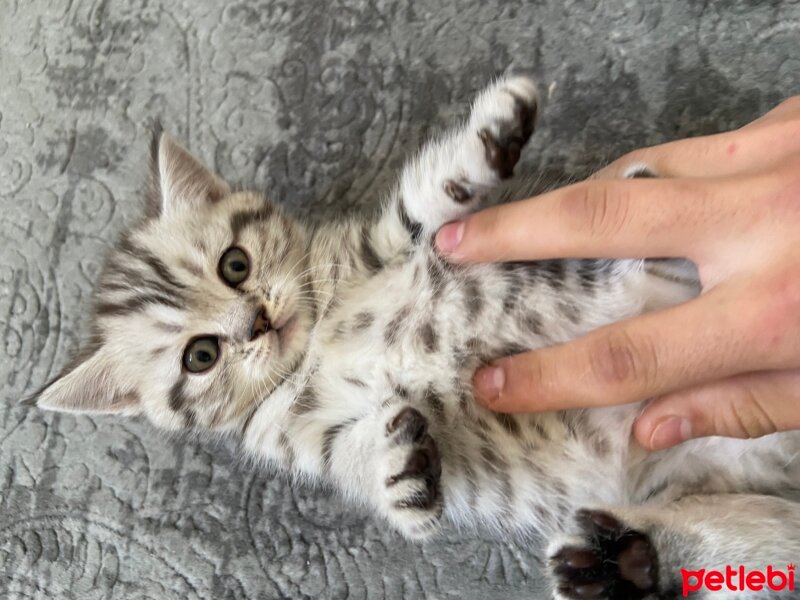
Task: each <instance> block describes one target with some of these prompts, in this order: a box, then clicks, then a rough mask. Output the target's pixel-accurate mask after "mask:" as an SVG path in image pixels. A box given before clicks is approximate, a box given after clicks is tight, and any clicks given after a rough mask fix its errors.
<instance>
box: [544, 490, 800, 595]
mask: <svg viewBox="0 0 800 600" xmlns="http://www.w3.org/2000/svg"><path fill="white" fill-rule="evenodd" d="M798 556H800V504H798V503H796V502H792V501H789V500H785V499H781V498H777V497H771V496H758V495H745V494H714V495H700V496H690V497H687V498H684V499H681V500H679V501H677V502H673V503H671V504H668V505H663V506H657V505H645V506H638V507H626V508H614V509H609V510H582V511H579V512H578V513H577V515H576V517H575V521H574V529H573V531H572V532H571V534H570V535H569V536H566V537H565V538H564V539H561V540H557V541H556V542H555V543H553V544H552V545H551V547H550V550H549V552H548V557H549V569H550V572H551V575H552V577H553V583H554V588H555V597H556V598H569V599H574V598H581V599H586V598H591V599H598V600H599V599H610V600H614V599H620V600H622V599H625V600H637V599H640V598H679V597H681V596H682V595H683V588H684V576H683V574H682V573H681V569H685V570H687V571H695V572H696V571H699V570H700V569H705V572H708V571H710V570H715V571H720V572H721V573H723V574H725V573H726V568H727V567H728V566H730V567H731V568H732V569H734V570H737V571H738V567H739V565H744V566H745V568H746V569H747V570H748V571H750V570H755V569H758V570H762V571H765V570H766V568H767V566H769V565H771V566H772V568H773V569H778V570H781V571H783V572H784V573H788V566H789V565H790V564H794V562H796V561H797V559H798ZM687 577H688V575H687ZM696 583H697V580H696V578H695V579H691V578H690V579H689V580H688V581H687V585H688V586H690V587H692V589H694V588H696V587H699V586H697V585H696ZM734 583H735V584H737V585H739V586H740V583H739V582H738V581H735V580H734ZM726 592H727V594H726ZM790 593H791V592H789V591H788V590H786V596H785V597H787V598H788V597H789V594H790ZM692 597H697V598H704V597H711V598H728V597H736V598H751V597H752V598H766V597H769V598H780V597H784V596H782V595H781V593H779V592H778V591H773V590H770V589H768V588H765V591H764V592H763V593H761V594H758V593H756V592H754V591H749V592H747V593H745V594H742V592H741V590H740V591H735V592H732V591H728V590H727V587H725V586H723V587H722V591H717V592H713V593H710V592H709V590H707V589H705V588H703V590H697V592H696V593H693V594H692Z"/></svg>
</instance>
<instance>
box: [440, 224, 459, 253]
mask: <svg viewBox="0 0 800 600" xmlns="http://www.w3.org/2000/svg"><path fill="white" fill-rule="evenodd" d="M463 237H464V221H453V222H452V223H448V224H447V225H443V226H442V228H441V229H439V232H438V233H437V234H436V247H437V248H439V252H441V253H442V254H452V253H453V251H454V250H455V249H456V248H457V247H458V245H459V244H460V243H461V238H463Z"/></svg>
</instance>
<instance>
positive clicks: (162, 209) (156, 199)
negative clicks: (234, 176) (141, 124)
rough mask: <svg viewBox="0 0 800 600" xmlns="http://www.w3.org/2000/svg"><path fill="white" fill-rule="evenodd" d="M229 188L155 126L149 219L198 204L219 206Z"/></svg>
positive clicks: (149, 188) (151, 155) (148, 208)
mask: <svg viewBox="0 0 800 600" xmlns="http://www.w3.org/2000/svg"><path fill="white" fill-rule="evenodd" d="M230 192H231V190H230V186H228V184H227V183H225V182H224V181H223V180H222V179H220V178H219V177H218V176H217V175H216V174H214V172H212V171H211V170H210V169H208V168H207V167H206V166H205V165H203V163H201V162H200V161H199V160H198V159H196V158H195V157H194V156H192V154H191V153H190V152H189V151H188V150H186V149H185V148H184V147H183V146H181V145H180V144H179V143H178V142H176V141H175V140H174V139H172V138H171V137H170V136H169V135H167V134H166V133H164V131H163V130H162V128H161V123H160V122H156V123H155V125H154V126H153V139H152V142H151V144H150V177H149V183H148V190H147V208H146V216H147V217H148V218H158V217H161V216H164V215H168V214H170V213H172V212H173V211H175V210H176V209H179V208H181V207H182V206H187V205H191V204H196V203H199V202H218V201H219V200H221V199H222V198H224V197H225V196H227V195H228V194H230Z"/></svg>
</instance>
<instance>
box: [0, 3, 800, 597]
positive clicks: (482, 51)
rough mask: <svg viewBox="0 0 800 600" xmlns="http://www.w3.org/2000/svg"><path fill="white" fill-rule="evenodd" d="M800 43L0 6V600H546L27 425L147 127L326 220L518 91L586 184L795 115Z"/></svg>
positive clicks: (187, 462) (774, 19)
mask: <svg viewBox="0 0 800 600" xmlns="http://www.w3.org/2000/svg"><path fill="white" fill-rule="evenodd" d="M798 39H800V3H798V2H797V0H792V1H788V0H787V1H783V2H781V1H777V0H776V1H770V2H766V1H765V2H758V1H756V0H749V1H748V0H741V1H739V2H723V1H709V0H696V1H690V0H686V1H675V2H645V1H637V0H606V1H602V0H592V1H578V0H536V1H523V0H481V1H472V2H468V1H462V0H417V1H413V0H333V1H330V2H322V1H321V0H262V1H259V2H255V1H253V2H248V1H244V0H239V1H232V2H225V3H222V2H213V1H212V0H202V1H197V0H175V1H172V2H166V1H163V2H159V1H152V0H151V1H147V0H73V1H67V0H62V1H59V0H30V1H26V0H0V322H1V323H2V343H1V344H0V376H1V377H2V380H3V388H2V402H0V565H1V568H0V597H2V598H14V599H16V598H41V599H44V598H47V599H52V598H78V599H93V598H126V599H127V598H152V599H154V600H166V599H172V598H174V599H186V598H207V599H212V598H213V599H223V598H226V599H227V598H236V599H244V598H250V599H256V598H306V597H308V598H321V597H326V598H345V597H351V598H398V599H400V598H423V597H427V598H448V597H453V598H459V599H470V598H474V599H479V598H480V599H482V598H539V597H542V594H543V592H542V590H543V589H544V588H543V583H542V580H541V559H540V558H539V557H538V555H537V552H536V550H537V549H536V548H534V547H527V546H524V545H522V544H519V543H515V542H514V541H512V540H503V539H500V540H497V539H491V537H490V536H487V535H484V534H476V533H471V532H462V533H458V532H453V531H451V532H448V533H446V534H445V535H444V536H443V537H442V538H440V539H438V540H436V541H433V542H430V543H427V544H423V545H414V544H410V543H408V542H405V541H403V540H402V539H400V538H399V537H398V536H397V535H395V534H393V533H391V532H390V531H388V530H387V528H386V526H385V525H383V524H382V523H379V522H375V521H373V520H372V519H371V518H369V517H368V516H366V515H363V514H360V513H358V512H354V511H352V510H350V509H348V508H345V507H344V506H343V505H342V504H341V503H340V502H339V501H338V500H337V499H336V498H332V497H330V496H329V495H328V494H327V493H326V492H325V491H324V490H311V489H293V488H291V487H290V486H288V485H287V483H286V482H285V481H284V480H283V479H282V478H281V477H279V476H274V475H271V474H269V473H264V472H258V471H255V470H253V469H252V468H250V467H249V466H248V465H246V464H244V463H242V462H241V461H240V460H239V459H238V458H237V457H236V455H235V453H234V452H233V450H232V449H231V448H228V447H225V446H224V445H215V444H212V443H207V442H205V441H198V440H194V439H168V438H165V437H163V436H162V435H160V434H159V433H158V432H156V431H155V430H153V429H152V428H151V427H150V426H148V424H147V423H145V422H143V421H139V420H131V421H120V420H117V419H112V418H89V417H83V416H69V415H57V414H44V413H42V412H40V411H37V410H35V409H31V408H28V407H24V406H21V405H20V404H19V400H20V398H22V397H24V396H26V395H28V394H31V393H32V392H34V391H35V390H36V389H37V388H38V387H39V386H41V385H42V384H43V383H44V382H46V381H47V380H48V379H50V378H52V377H53V376H54V375H56V374H57V373H58V371H59V370H60V368H61V366H62V365H63V364H64V363H65V361H66V360H67V358H68V356H69V355H70V352H72V351H73V350H74V349H75V347H76V345H77V344H78V342H79V339H80V334H81V331H82V326H84V325H85V317H86V314H87V307H88V303H89V294H90V290H91V288H92V282H93V281H94V280H95V278H96V276H97V273H98V268H99V265H100V264H101V262H102V257H103V255H104V252H105V250H106V248H107V247H108V246H109V244H110V243H111V242H112V240H113V239H114V238H115V235H116V233H117V232H118V231H119V230H120V228H121V227H122V225H123V224H124V223H126V222H130V221H131V220H132V219H134V218H135V217H136V215H137V213H138V211H139V206H140V205H139V202H140V199H141V193H140V192H141V184H142V181H143V177H144V173H145V156H146V152H147V137H148V132H147V123H148V120H149V119H151V118H152V117H156V116H159V117H161V119H162V121H163V122H164V124H165V127H166V128H167V129H168V130H169V131H171V132H172V133H173V134H174V135H175V136H176V137H178V138H179V139H181V140H182V141H184V142H185V143H186V144H187V145H188V146H189V147H191V149H192V150H193V151H195V152H196V153H197V154H199V155H200V156H201V157H202V158H203V159H204V160H205V161H207V162H208V163H209V164H212V165H215V166H216V168H217V169H218V171H219V172H221V173H222V174H223V175H224V176H225V177H227V178H228V179H229V180H231V181H234V182H237V183H240V184H242V185H246V186H255V187H257V188H260V189H264V190H267V191H268V193H269V194H270V195H271V196H272V197H273V198H276V199H280V200H281V201H283V202H286V203H288V204H289V205H291V206H292V207H294V208H295V209H297V210H298V211H301V212H304V213H306V214H311V215H314V216H317V217H322V218H324V216H325V215H326V214H329V213H330V211H331V208H332V207H335V208H337V209H340V208H341V207H344V206H346V207H351V208H352V209H353V210H356V209H358V208H359V207H361V208H364V207H368V206H369V205H371V204H373V203H374V202H375V201H376V199H377V197H378V196H379V195H380V192H381V190H383V189H385V186H386V185H387V184H388V182H390V181H391V178H392V176H393V174H394V173H396V171H397V168H398V167H399V165H400V164H401V163H402V161H403V159H404V158H405V157H406V156H407V155H408V154H409V153H410V152H412V151H413V150H414V149H415V148H416V146H417V144H418V142H419V141H420V140H421V139H422V138H424V137H425V136H427V135H428V134H429V133H431V132H432V131H434V130H435V129H437V128H439V127H442V126H443V125H444V124H446V123H450V122H452V121H453V120H454V119H455V118H457V117H460V116H463V115H464V111H465V109H466V107H467V103H468V101H469V99H470V97H471V95H472V94H473V93H474V92H475V91H476V90H477V89H478V88H480V87H481V86H482V85H484V84H485V83H486V82H487V81H488V80H490V79H491V78H492V77H494V76H496V75H498V74H501V73H503V72H506V71H507V70H515V71H520V72H526V73H532V74H534V75H535V76H536V77H537V78H538V80H539V82H540V84H541V92H542V96H543V116H542V120H541V128H540V130H539V132H538V133H537V134H536V136H535V137H534V141H533V143H532V147H531V149H530V151H529V153H528V155H527V158H526V165H527V166H526V167H525V168H527V169H531V170H535V172H545V173H548V174H550V173H562V172H565V173H566V174H567V175H568V176H578V175H580V174H582V173H585V172H586V171H587V169H591V168H593V167H596V166H598V165H600V164H602V163H604V162H606V161H608V160H610V159H612V158H613V157H615V156H617V155H619V154H620V153H622V152H624V151H626V150H629V149H632V148H634V147H637V146H641V145H645V144H652V143H656V142H661V141H665V140H669V139H674V138H678V137H683V136H688V135H697V134H704V133H709V132H713V131H718V130H721V129H728V128H732V127H736V126H739V125H742V124H744V123H746V122H747V121H749V120H751V119H753V118H754V117H756V116H757V115H759V114H760V113H762V112H763V111H765V110H766V109H768V108H769V107H771V106H773V105H774V104H776V103H777V102H778V101H779V100H780V99H782V98H785V97H787V96H789V95H791V94H797V93H798V92H800V53H799V52H798Z"/></svg>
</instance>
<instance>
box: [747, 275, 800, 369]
mask: <svg viewBox="0 0 800 600" xmlns="http://www.w3.org/2000/svg"><path fill="white" fill-rule="evenodd" d="M749 302H751V303H752V306H754V310H753V312H754V315H753V317H754V318H752V319H751V320H750V323H752V325H751V327H752V330H751V331H752V335H753V338H754V339H755V340H757V342H758V348H759V349H761V350H762V351H763V352H764V353H765V356H766V357H769V358H771V359H773V360H780V359H781V358H782V353H781V352H780V351H781V350H782V349H784V346H786V344H791V343H792V342H793V341H794V339H795V338H796V337H797V332H798V330H800V269H796V268H795V269H790V270H787V271H786V272H784V273H782V274H781V275H779V276H777V277H775V278H773V279H772V280H771V281H768V282H764V283H763V288H762V289H761V290H759V291H758V293H757V294H755V295H753V296H752V298H751V299H750V300H749Z"/></svg>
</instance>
